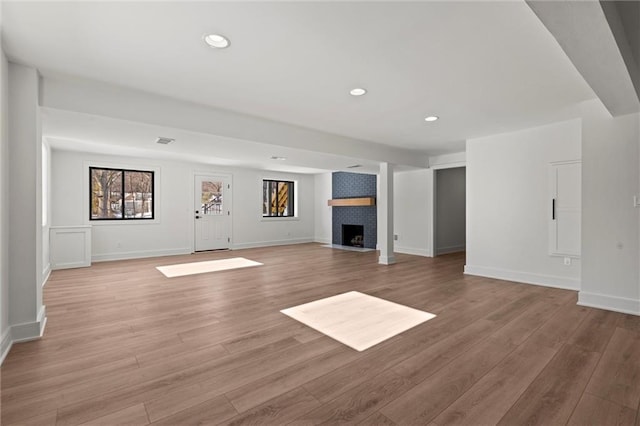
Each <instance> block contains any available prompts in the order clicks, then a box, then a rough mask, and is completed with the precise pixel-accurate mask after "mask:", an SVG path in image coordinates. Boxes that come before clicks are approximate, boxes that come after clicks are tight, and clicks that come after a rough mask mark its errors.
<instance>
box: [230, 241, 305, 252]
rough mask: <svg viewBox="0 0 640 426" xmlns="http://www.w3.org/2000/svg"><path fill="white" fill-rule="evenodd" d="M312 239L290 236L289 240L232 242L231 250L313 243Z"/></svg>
mask: <svg viewBox="0 0 640 426" xmlns="http://www.w3.org/2000/svg"><path fill="white" fill-rule="evenodd" d="M314 241H315V240H314V239H313V238H292V239H290V240H274V241H255V242H250V243H238V244H233V246H232V247H231V248H232V249H233V250H242V249H248V248H259V247H271V246H286V245H289V244H305V243H313V242H314Z"/></svg>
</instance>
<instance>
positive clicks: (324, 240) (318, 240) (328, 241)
mask: <svg viewBox="0 0 640 426" xmlns="http://www.w3.org/2000/svg"><path fill="white" fill-rule="evenodd" d="M313 242H314V243H320V244H331V238H320V237H313Z"/></svg>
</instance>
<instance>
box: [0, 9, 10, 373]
mask: <svg viewBox="0 0 640 426" xmlns="http://www.w3.org/2000/svg"><path fill="white" fill-rule="evenodd" d="M8 92H9V81H8V63H7V58H6V57H5V55H4V51H3V50H2V3H1V2H0V364H1V363H2V360H4V357H5V356H6V354H7V352H8V350H9V348H10V346H11V334H10V329H9V270H8V268H9V132H8V124H9V118H8V110H9V103H8Z"/></svg>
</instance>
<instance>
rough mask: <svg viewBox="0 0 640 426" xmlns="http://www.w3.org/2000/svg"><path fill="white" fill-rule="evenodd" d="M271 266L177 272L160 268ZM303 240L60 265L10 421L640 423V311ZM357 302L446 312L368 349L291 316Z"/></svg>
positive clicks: (5, 404) (10, 360)
mask: <svg viewBox="0 0 640 426" xmlns="http://www.w3.org/2000/svg"><path fill="white" fill-rule="evenodd" d="M238 253H241V255H242V257H245V258H247V259H251V260H254V261H257V262H261V263H263V264H264V266H259V267H254V268H245V269H238V270H230V271H222V272H215V273H208V274H201V275H192V276H185V277H179V278H171V279H169V278H166V277H164V276H163V275H162V274H161V273H160V272H158V271H157V270H156V269H155V267H156V266H158V265H166V264H172V263H183V262H194V261H205V260H215V259H223V258H229V257H235V256H237V255H238ZM397 260H398V263H397V264H395V265H391V266H382V265H378V264H377V253H375V252H368V253H359V252H350V251H342V250H334V249H330V248H325V247H321V246H320V245H319V244H302V245H295V246H282V247H271V248H260V249H248V250H242V251H237V252H211V253H201V254H195V255H188V256H172V257H165V258H152V259H140V260H130V261H118V262H105V263H97V264H94V265H93V266H92V267H90V268H84V269H74V270H64V271H55V272H53V273H52V275H51V277H50V279H49V282H48V284H47V285H46V287H45V292H44V293H45V294H44V299H45V304H46V306H47V313H48V324H47V328H46V331H45V336H44V337H43V338H42V339H41V340H39V341H34V342H29V343H22V344H16V345H14V347H13V348H12V350H11V352H10V354H9V356H8V357H7V359H6V360H5V362H4V364H3V366H2V368H1V369H0V373H1V379H2V383H1V392H2V394H1V405H0V410H1V411H2V413H1V420H2V424H3V425H13V424H22V425H29V424H33V425H79V424H92V425H146V424H154V425H189V424H233V425H243V424H269V425H284V424H296V425H302V424H304V425H308V424H321V423H322V424H343V423H346V424H375V425H414V424H425V425H434V426H435V425H437V426H442V425H450V424H468V425H478V424H481V425H490V424H502V425H518V424H528V425H529V424H541V425H562V424H571V425H584V424H594V425H613V424H626V425H632V426H640V418H639V416H638V408H639V404H640V317H634V316H630V315H623V314H618V313H614V312H607V311H602V310H597V309H590V308H584V307H580V306H577V305H576V298H577V295H576V293H575V292H572V291H566V290H559V289H552V288H544V287H538V286H532V285H525V284H517V283H510V282H507V281H499V280H493V279H488V278H480V277H473V276H464V275H463V274H462V269H463V265H464V256H463V255H462V254H453V255H445V256H441V257H438V258H434V259H431V258H424V257H418V256H409V255H397ZM351 290H356V291H359V292H362V293H366V294H370V295H373V296H376V297H380V298H383V299H387V300H390V301H393V302H396V303H400V304H404V305H407V306H411V307H414V308H417V309H421V310H425V311H427V312H432V313H434V314H437V317H436V318H434V319H432V320H430V321H427V322H425V323H423V324H421V325H419V326H417V327H415V328H412V329H410V330H408V331H406V332H405V333H402V334H400V335H398V336H396V337H394V338H392V339H390V340H387V341H385V342H383V343H381V344H379V345H377V346H374V347H373V348H370V349H368V350H366V351H364V352H357V351H355V350H353V349H350V348H348V347H347V346H344V345H342V344H340V343H338V342H336V341H334V340H332V339H330V338H328V337H326V336H324V335H322V334H321V333H319V332H317V331H315V330H313V329H310V328H308V327H306V326H304V325H302V324H300V323H298V322H297V321H295V320H293V319H291V318H289V317H287V316H285V315H283V314H281V313H280V312H279V311H280V310H281V309H284V308H288V307H291V306H296V305H299V304H302V303H307V302H311V301H313V300H317V299H320V298H324V297H329V296H333V295H335V294H338V293H343V292H347V291H351Z"/></svg>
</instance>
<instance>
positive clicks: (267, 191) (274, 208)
mask: <svg viewBox="0 0 640 426" xmlns="http://www.w3.org/2000/svg"><path fill="white" fill-rule="evenodd" d="M293 195H294V183H293V182H291V181H282V180H267V179H265V180H263V181H262V216H263V217H294V216H295V211H294V202H293V201H294V200H293Z"/></svg>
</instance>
